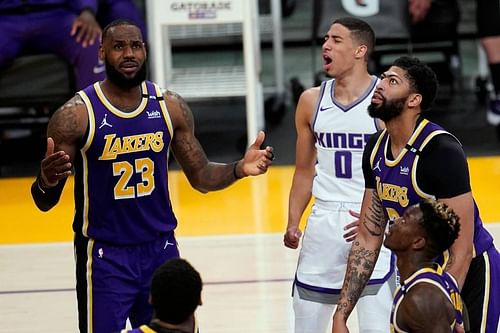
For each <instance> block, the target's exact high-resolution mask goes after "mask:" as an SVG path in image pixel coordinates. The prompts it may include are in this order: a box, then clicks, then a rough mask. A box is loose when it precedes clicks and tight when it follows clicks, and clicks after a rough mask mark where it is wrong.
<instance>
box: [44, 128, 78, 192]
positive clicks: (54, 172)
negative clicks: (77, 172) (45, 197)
mask: <svg viewBox="0 0 500 333" xmlns="http://www.w3.org/2000/svg"><path fill="white" fill-rule="evenodd" d="M40 170H41V171H40V172H41V177H42V181H43V185H44V186H45V187H54V186H56V185H57V183H58V182H59V181H60V180H61V179H64V178H67V177H68V176H69V175H71V163H70V162H69V155H68V154H66V153H65V152H64V151H62V150H60V151H57V152H54V140H53V139H52V138H51V137H49V138H47V152H46V153H45V158H44V159H43V160H42V162H41V163H40Z"/></svg>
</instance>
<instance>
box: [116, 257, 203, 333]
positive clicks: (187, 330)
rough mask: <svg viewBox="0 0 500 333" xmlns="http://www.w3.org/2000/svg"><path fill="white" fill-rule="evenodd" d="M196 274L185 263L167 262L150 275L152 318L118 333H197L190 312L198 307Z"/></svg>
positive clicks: (198, 292) (200, 284) (199, 282)
mask: <svg viewBox="0 0 500 333" xmlns="http://www.w3.org/2000/svg"><path fill="white" fill-rule="evenodd" d="M201 289H202V282H201V277H200V273H198V272H197V271H196V270H195V269H194V268H193V266H191V265H190V264H189V263H188V262H187V261H186V260H184V259H180V258H176V259H171V260H169V261H167V262H166V263H164V264H163V265H161V266H160V267H159V268H158V269H157V270H156V271H155V273H154V274H153V280H152V282H151V296H150V302H151V304H153V309H154V318H153V320H151V323H149V325H142V326H141V327H139V328H136V329H133V330H123V331H122V333H198V326H197V324H196V319H195V316H194V311H195V310H196V308H197V307H198V305H201Z"/></svg>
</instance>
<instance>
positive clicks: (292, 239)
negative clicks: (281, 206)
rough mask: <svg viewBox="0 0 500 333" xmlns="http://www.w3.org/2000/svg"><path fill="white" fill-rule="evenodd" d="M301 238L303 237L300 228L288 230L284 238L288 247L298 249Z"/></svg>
mask: <svg viewBox="0 0 500 333" xmlns="http://www.w3.org/2000/svg"><path fill="white" fill-rule="evenodd" d="M300 237H302V231H300V229H299V228H297V227H294V228H287V229H286V232H285V236H283V243H284V244H285V246H286V247H289V248H291V249H296V248H297V247H298V246H299V241H300Z"/></svg>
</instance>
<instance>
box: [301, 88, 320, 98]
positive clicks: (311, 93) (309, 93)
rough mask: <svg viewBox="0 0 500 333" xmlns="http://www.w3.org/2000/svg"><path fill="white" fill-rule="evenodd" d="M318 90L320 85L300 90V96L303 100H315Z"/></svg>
mask: <svg viewBox="0 0 500 333" xmlns="http://www.w3.org/2000/svg"><path fill="white" fill-rule="evenodd" d="M320 92H321V87H320V86H318V87H312V88H308V89H306V90H304V91H303V92H302V94H301V95H300V98H301V99H304V100H313V101H316V100H317V99H318V97H319V94H320Z"/></svg>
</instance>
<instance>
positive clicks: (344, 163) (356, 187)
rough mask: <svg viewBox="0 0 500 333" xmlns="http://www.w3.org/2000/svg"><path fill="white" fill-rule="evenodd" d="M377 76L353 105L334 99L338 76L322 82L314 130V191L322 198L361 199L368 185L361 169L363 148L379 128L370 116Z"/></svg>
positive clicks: (315, 194)
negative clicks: (369, 108)
mask: <svg viewBox="0 0 500 333" xmlns="http://www.w3.org/2000/svg"><path fill="white" fill-rule="evenodd" d="M377 83H378V79H377V78H376V77H375V76H373V78H372V82H371V84H370V86H369V87H368V89H367V90H366V91H365V93H364V94H363V95H362V96H360V97H359V98H358V99H357V100H355V101H354V102H353V103H351V104H350V105H342V104H340V103H339V102H338V101H336V100H335V97H334V94H333V92H334V89H335V79H331V80H328V81H325V82H323V83H322V84H321V90H320V94H319V99H318V103H317V105H316V112H315V113H314V115H313V121H312V130H313V133H314V137H315V140H316V143H315V146H316V151H317V163H316V176H315V177H314V181H313V188H312V194H313V196H314V197H315V198H317V199H320V200H323V201H342V202H361V201H362V197H363V190H364V187H365V184H364V177H363V172H362V168H361V163H362V157H363V149H364V147H365V144H366V142H367V141H368V138H369V137H370V136H371V135H372V134H374V133H375V132H376V131H377V130H378V127H377V123H376V121H375V119H373V118H371V117H370V116H369V115H368V110H367V109H368V105H370V103H371V98H372V95H373V92H374V91H375V86H376V85H377Z"/></svg>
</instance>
